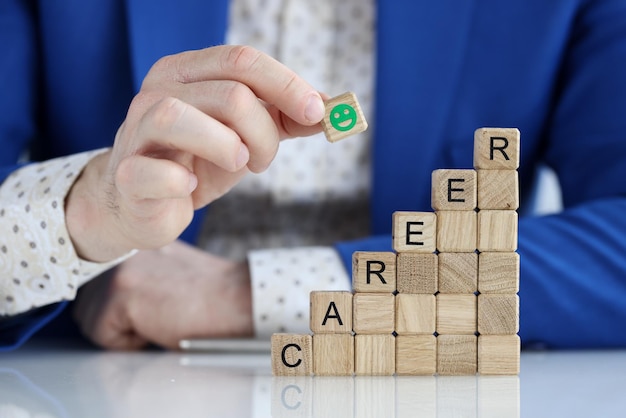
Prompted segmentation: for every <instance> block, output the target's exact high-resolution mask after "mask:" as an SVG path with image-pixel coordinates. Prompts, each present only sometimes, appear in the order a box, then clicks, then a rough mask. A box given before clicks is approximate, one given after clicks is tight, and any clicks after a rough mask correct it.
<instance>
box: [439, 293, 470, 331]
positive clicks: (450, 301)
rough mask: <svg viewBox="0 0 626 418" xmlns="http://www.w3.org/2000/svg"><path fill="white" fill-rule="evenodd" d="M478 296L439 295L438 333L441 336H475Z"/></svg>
mask: <svg viewBox="0 0 626 418" xmlns="http://www.w3.org/2000/svg"><path fill="white" fill-rule="evenodd" d="M476 309H477V308H476V295H474V294H468V295H452V294H443V293H439V294H438V295H437V333H438V334H440V335H445V334H454V335H464V334H467V335H474V334H475V333H476V330H477V323H476Z"/></svg>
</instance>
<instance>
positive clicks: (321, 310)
mask: <svg viewBox="0 0 626 418" xmlns="http://www.w3.org/2000/svg"><path fill="white" fill-rule="evenodd" d="M310 300H311V309H310V315H311V322H310V327H311V331H313V332H314V333H316V334H322V333H346V334H351V333H352V293H351V292H346V291H313V292H311V295H310Z"/></svg>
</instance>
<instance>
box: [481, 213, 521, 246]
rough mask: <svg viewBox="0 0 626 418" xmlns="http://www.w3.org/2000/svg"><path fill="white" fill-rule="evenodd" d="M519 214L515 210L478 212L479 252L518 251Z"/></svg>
mask: <svg viewBox="0 0 626 418" xmlns="http://www.w3.org/2000/svg"><path fill="white" fill-rule="evenodd" d="M517 230H518V220H517V212H515V211H513V210H481V211H480V212H478V250H479V251H480V252H488V251H507V252H511V251H515V250H517Z"/></svg>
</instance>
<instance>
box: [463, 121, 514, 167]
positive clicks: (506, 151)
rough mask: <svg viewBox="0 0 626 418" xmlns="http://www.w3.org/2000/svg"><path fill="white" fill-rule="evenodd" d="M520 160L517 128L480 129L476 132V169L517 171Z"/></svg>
mask: <svg viewBox="0 0 626 418" xmlns="http://www.w3.org/2000/svg"><path fill="white" fill-rule="evenodd" d="M519 160H520V132H519V130H518V129H517V128H480V129H477V130H476V131H475V132H474V168H477V169H478V168H484V169H487V170H503V169H504V170H517V169H518V168H519Z"/></svg>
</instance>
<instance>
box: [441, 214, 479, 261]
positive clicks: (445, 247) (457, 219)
mask: <svg viewBox="0 0 626 418" xmlns="http://www.w3.org/2000/svg"><path fill="white" fill-rule="evenodd" d="M476 235H477V217H476V212H474V211H473V210H468V211H460V210H454V211H440V212H437V249H438V250H439V252H449V253H466V252H474V251H476Z"/></svg>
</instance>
